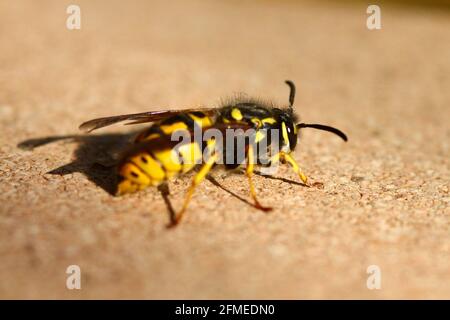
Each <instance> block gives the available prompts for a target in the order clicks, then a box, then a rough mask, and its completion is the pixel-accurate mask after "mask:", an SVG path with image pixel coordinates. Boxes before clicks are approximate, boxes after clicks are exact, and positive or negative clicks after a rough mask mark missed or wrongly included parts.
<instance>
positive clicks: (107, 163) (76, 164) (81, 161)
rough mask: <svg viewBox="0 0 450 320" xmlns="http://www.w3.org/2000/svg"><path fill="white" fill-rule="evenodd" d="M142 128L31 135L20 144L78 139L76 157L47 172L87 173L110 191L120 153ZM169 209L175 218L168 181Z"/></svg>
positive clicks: (165, 190) (28, 147)
mask: <svg viewBox="0 0 450 320" xmlns="http://www.w3.org/2000/svg"><path fill="white" fill-rule="evenodd" d="M138 132H139V131H133V132H131V133H112V134H97V135H91V134H89V135H87V134H86V135H64V136H51V137H43V138H35V139H29V140H25V141H22V142H20V143H19V144H18V145H17V147H18V148H20V149H22V150H34V149H35V148H37V147H41V146H44V145H47V144H50V143H56V142H61V141H64V142H75V143H78V145H77V148H76V150H75V152H74V158H75V159H74V160H73V161H72V162H70V163H68V164H65V165H63V166H61V167H58V168H56V169H52V170H50V171H49V172H47V173H46V174H50V175H60V176H64V175H67V174H72V173H75V172H80V173H82V174H83V175H85V176H86V177H87V178H88V180H89V181H91V182H93V183H94V184H95V185H97V186H99V187H100V188H102V189H103V190H104V191H106V192H107V193H109V194H110V195H114V194H115V193H116V187H117V174H116V171H115V169H116V165H117V163H118V159H119V156H120V153H121V152H122V151H123V150H124V149H125V148H126V147H127V146H128V145H129V144H130V142H131V141H132V139H133V137H135V136H136V134H137V133H138ZM158 191H159V192H160V193H161V196H162V197H163V200H164V202H165V204H166V207H167V210H168V212H169V218H170V221H171V222H173V221H174V220H175V211H174V209H173V206H172V204H171V202H170V199H169V195H170V192H169V188H168V185H167V184H162V185H161V186H159V187H158Z"/></svg>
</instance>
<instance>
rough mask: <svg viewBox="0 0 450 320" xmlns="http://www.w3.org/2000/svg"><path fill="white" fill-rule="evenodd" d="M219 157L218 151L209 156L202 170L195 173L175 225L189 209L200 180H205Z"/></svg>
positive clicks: (174, 223)
mask: <svg viewBox="0 0 450 320" xmlns="http://www.w3.org/2000/svg"><path fill="white" fill-rule="evenodd" d="M217 158H218V154H217V153H215V154H213V155H211V156H210V157H209V158H208V160H207V161H206V162H205V163H204V164H203V166H202V167H201V168H200V170H199V171H198V172H197V174H196V175H195V177H194V179H193V180H192V183H191V186H190V187H189V189H188V191H187V194H186V198H185V199H184V203H183V207H182V208H181V210H180V211H179V212H178V214H177V215H176V218H175V221H173V225H176V224H178V223H179V222H180V221H181V218H182V217H183V215H184V212H185V211H186V209H187V206H188V204H189V201H190V200H191V198H192V195H193V194H194V190H195V187H197V186H198V185H199V184H200V182H202V181H203V179H204V178H205V177H206V175H207V174H208V172H209V171H210V170H211V168H212V167H213V165H214V163H215V162H216V161H217Z"/></svg>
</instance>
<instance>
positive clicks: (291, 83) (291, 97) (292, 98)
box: [285, 80, 295, 109]
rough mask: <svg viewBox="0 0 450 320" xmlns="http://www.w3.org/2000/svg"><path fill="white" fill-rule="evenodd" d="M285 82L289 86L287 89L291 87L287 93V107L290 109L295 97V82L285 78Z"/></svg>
mask: <svg viewBox="0 0 450 320" xmlns="http://www.w3.org/2000/svg"><path fill="white" fill-rule="evenodd" d="M285 83H286V84H287V85H288V86H289V89H291V92H290V93H289V108H290V109H292V106H293V105H294V99H295V84H294V83H293V82H292V81H291V80H286V81H285Z"/></svg>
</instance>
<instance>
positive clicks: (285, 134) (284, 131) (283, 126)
mask: <svg viewBox="0 0 450 320" xmlns="http://www.w3.org/2000/svg"><path fill="white" fill-rule="evenodd" d="M281 134H282V135H283V140H284V142H285V143H286V145H287V146H288V147H289V136H288V132H287V128H286V123H284V122H282V123H281Z"/></svg>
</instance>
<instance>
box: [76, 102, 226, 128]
mask: <svg viewBox="0 0 450 320" xmlns="http://www.w3.org/2000/svg"><path fill="white" fill-rule="evenodd" d="M216 110H217V109H216V108H195V109H180V110H159V111H148V112H141V113H130V114H123V115H119V116H112V117H103V118H97V119H93V120H89V121H86V122H84V123H82V124H81V125H80V127H79V129H80V130H82V131H84V132H91V131H93V130H96V129H99V128H103V127H107V126H110V125H112V124H115V123H118V122H122V121H128V120H133V121H132V122H130V123H126V124H137V123H146V122H155V121H159V120H163V119H166V118H168V117H171V116H174V115H177V114H180V113H188V112H202V113H204V114H206V115H209V116H210V115H214V114H215V112H216Z"/></svg>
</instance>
